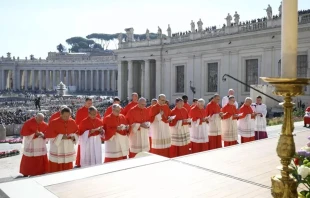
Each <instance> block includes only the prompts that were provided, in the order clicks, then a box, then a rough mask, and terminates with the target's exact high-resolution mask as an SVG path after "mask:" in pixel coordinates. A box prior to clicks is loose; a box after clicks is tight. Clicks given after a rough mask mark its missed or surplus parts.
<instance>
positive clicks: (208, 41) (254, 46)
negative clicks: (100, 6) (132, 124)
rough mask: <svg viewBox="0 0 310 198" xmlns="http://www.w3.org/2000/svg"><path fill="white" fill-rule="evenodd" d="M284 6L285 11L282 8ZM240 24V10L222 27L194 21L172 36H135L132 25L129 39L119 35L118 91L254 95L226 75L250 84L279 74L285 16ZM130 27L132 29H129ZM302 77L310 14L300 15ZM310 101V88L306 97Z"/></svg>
mask: <svg viewBox="0 0 310 198" xmlns="http://www.w3.org/2000/svg"><path fill="white" fill-rule="evenodd" d="M279 10H280V9H279ZM267 14H268V16H267V17H265V18H264V19H262V20H255V21H254V22H253V21H252V22H246V23H241V22H239V18H240V16H239V14H237V13H236V14H235V16H234V17H235V19H234V23H232V22H231V20H232V17H231V16H230V15H229V16H227V18H226V20H227V23H226V25H224V26H223V27H222V28H220V29H216V28H214V27H213V28H206V29H204V28H203V27H202V25H203V23H202V21H201V20H199V21H198V22H197V25H198V29H195V23H193V22H192V24H191V31H187V32H185V33H177V34H171V28H170V25H169V26H168V29H167V36H164V35H162V34H161V29H160V28H159V29H158V38H157V39H154V40H150V39H149V38H148V35H147V34H148V31H147V32H146V40H139V39H138V40H136V41H135V40H134V39H133V37H132V34H133V28H127V29H125V31H126V34H127V38H130V39H126V40H125V41H123V39H122V38H119V40H120V43H119V49H118V50H117V51H116V54H117V56H118V58H117V61H118V62H117V64H118V75H119V78H118V79H120V80H119V81H118V94H119V96H120V97H121V98H126V97H128V96H130V94H131V93H132V92H138V93H139V94H141V95H142V96H144V97H146V98H147V99H152V98H154V97H157V96H158V95H159V94H160V93H163V94H166V96H167V99H168V100H170V101H171V102H174V100H175V98H177V97H180V96H182V95H184V94H186V95H188V96H189V98H190V99H192V98H193V97H195V98H204V99H205V100H207V101H208V99H209V98H211V97H212V95H213V94H215V93H219V94H220V95H221V96H225V95H227V91H228V89H230V88H232V89H234V90H235V94H236V98H237V100H238V102H242V101H243V100H244V99H245V97H247V96H250V89H249V88H248V87H246V86H244V85H242V84H240V83H237V82H236V81H234V80H232V79H230V78H227V80H226V81H225V82H223V81H222V76H223V75H224V74H229V75H231V76H233V77H235V78H237V79H239V80H241V81H243V82H245V83H247V84H249V85H259V84H264V82H263V81H262V80H260V77H262V76H266V77H278V76H280V74H281V17H279V16H274V17H271V16H270V13H267ZM128 30H130V31H128ZM298 31H299V34H298V63H297V67H298V76H299V77H310V62H309V60H310V13H309V12H307V13H304V12H303V13H300V14H299V27H298ZM301 99H302V100H303V101H304V102H306V103H307V102H308V101H309V99H310V88H307V89H306V95H305V96H303V97H301ZM309 104H310V103H309Z"/></svg>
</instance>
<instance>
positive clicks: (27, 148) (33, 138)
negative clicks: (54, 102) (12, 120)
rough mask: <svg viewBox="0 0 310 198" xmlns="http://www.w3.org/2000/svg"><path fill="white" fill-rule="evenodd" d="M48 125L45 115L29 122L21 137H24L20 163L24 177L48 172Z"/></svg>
mask: <svg viewBox="0 0 310 198" xmlns="http://www.w3.org/2000/svg"><path fill="white" fill-rule="evenodd" d="M46 129H47V124H46V123H45V122H44V115H43V114H41V113H38V114H37V115H36V117H33V118H31V119H29V120H27V121H26V122H25V123H24V125H23V128H22V130H21V131H20V135H21V136H23V147H24V148H23V149H24V151H23V157H22V160H21V163H20V173H21V174H23V175H24V176H35V175H41V174H44V173H47V172H48V159H47V150H46V142H45V137H44V134H45V132H46Z"/></svg>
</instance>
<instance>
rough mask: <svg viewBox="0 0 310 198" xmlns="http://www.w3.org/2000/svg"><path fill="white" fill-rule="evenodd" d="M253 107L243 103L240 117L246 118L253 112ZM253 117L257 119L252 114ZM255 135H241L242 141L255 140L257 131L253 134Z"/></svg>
mask: <svg viewBox="0 0 310 198" xmlns="http://www.w3.org/2000/svg"><path fill="white" fill-rule="evenodd" d="M252 113H253V109H252V107H251V106H249V105H242V106H241V107H240V109H239V114H242V115H240V116H239V119H242V118H245V117H246V116H247V115H248V114H252ZM251 119H255V117H254V116H251ZM253 135H254V136H253V137H242V136H241V143H246V142H251V141H255V133H254V134H253Z"/></svg>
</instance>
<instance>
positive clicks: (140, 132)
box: [126, 98, 150, 158]
mask: <svg viewBox="0 0 310 198" xmlns="http://www.w3.org/2000/svg"><path fill="white" fill-rule="evenodd" d="M145 106H146V99H145V98H140V99H139V101H138V105H136V106H135V107H133V108H132V109H130V110H129V112H128V113H127V115H126V119H127V121H128V124H129V126H130V127H129V148H130V152H129V158H134V157H135V156H136V154H137V153H140V152H146V151H149V150H150V143H149V128H150V122H149V121H150V119H149V115H148V111H147V110H146V108H145Z"/></svg>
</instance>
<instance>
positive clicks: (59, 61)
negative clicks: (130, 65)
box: [0, 52, 118, 91]
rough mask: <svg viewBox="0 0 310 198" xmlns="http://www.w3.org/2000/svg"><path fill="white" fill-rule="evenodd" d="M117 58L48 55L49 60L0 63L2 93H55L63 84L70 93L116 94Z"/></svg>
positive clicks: (98, 55)
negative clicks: (101, 92)
mask: <svg viewBox="0 0 310 198" xmlns="http://www.w3.org/2000/svg"><path fill="white" fill-rule="evenodd" d="M116 63H117V62H116V56H115V55H114V54H113V53H109V54H97V55H94V54H91V53H76V54H73V53H70V54H69V53H56V52H49V54H48V57H47V59H46V60H43V59H41V58H40V59H34V58H31V59H27V57H26V58H25V59H23V60H21V59H19V58H17V59H15V57H13V58H12V57H11V54H10V53H8V54H7V57H6V58H4V57H2V58H1V59H0V79H1V80H0V90H8V89H10V90H25V91H27V90H32V91H34V90H55V88H56V86H57V85H58V84H59V83H60V82H63V83H64V84H65V85H66V86H68V87H69V89H70V88H71V90H70V91H104V90H106V91H116V90H117V77H118V72H117V64H116Z"/></svg>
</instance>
